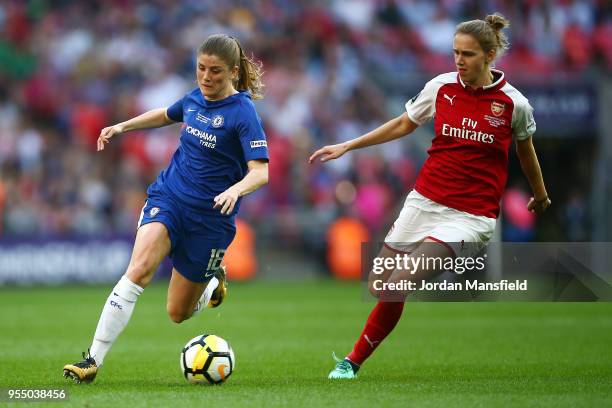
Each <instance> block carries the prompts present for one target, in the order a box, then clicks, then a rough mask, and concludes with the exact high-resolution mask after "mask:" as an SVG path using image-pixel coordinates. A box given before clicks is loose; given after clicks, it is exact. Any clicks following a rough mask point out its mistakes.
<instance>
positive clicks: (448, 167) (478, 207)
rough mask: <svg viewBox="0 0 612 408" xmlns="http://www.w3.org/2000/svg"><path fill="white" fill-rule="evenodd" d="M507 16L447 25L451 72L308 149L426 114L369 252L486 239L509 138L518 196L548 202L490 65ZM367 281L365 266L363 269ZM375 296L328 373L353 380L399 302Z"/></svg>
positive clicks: (467, 249) (514, 102) (327, 155)
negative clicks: (413, 159)
mask: <svg viewBox="0 0 612 408" xmlns="http://www.w3.org/2000/svg"><path fill="white" fill-rule="evenodd" d="M507 26H508V20H506V19H505V18H504V17H503V16H501V15H499V14H497V13H496V14H493V15H489V16H487V17H486V18H485V20H472V21H467V22H464V23H461V24H459V25H458V26H457V30H456V32H455V37H454V41H453V52H454V56H455V65H456V67H457V72H451V73H447V74H442V75H439V76H437V77H436V78H434V79H432V80H431V81H429V82H428V83H427V84H426V85H425V87H424V88H423V90H422V91H421V92H420V93H419V94H417V95H416V96H415V97H414V98H412V99H411V100H410V101H408V102H407V103H406V112H405V113H403V114H402V115H400V116H399V117H397V118H395V119H392V120H391V121H389V122H387V123H385V124H384V125H382V126H380V127H379V128H377V129H375V130H373V131H371V132H369V133H367V134H365V135H363V136H361V137H358V138H356V139H353V140H349V141H347V142H344V143H341V144H337V145H330V146H325V147H323V148H321V149H319V150H317V151H316V152H315V153H314V154H313V155H312V156H311V157H310V162H311V163H312V162H313V161H314V160H315V159H317V158H320V160H321V161H323V162H325V161H328V160H332V159H336V158H338V157H340V156H342V155H343V154H344V153H346V152H347V151H349V150H354V149H359V148H363V147H366V146H372V145H376V144H380V143H385V142H389V141H391V140H394V139H397V138H400V137H402V136H405V135H407V134H409V133H411V132H412V131H414V130H415V129H416V128H417V127H418V126H420V125H422V124H423V123H425V122H427V121H429V120H431V119H433V120H434V130H435V137H434V139H433V141H432V145H431V148H430V149H429V150H428V154H429V157H428V158H427V160H426V162H425V164H424V165H423V168H422V169H421V171H420V173H419V176H418V178H417V181H416V184H415V187H414V190H413V191H411V192H410V193H409V194H408V197H407V198H406V202H405V204H404V207H403V209H402V210H401V212H400V215H399V217H398V218H397V220H396V221H395V223H394V224H393V227H392V228H391V230H390V231H389V233H388V234H387V236H386V238H385V245H384V246H383V248H382V249H381V252H380V253H379V258H393V257H394V256H395V254H397V253H405V254H410V253H413V252H414V253H415V254H418V255H415V256H424V257H432V258H435V257H442V258H446V257H453V256H469V255H471V254H475V253H476V252H478V251H479V250H481V249H482V248H483V247H484V246H485V245H486V244H487V243H488V241H489V239H490V238H491V235H492V234H493V231H494V229H495V222H496V219H497V216H498V214H499V202H500V199H501V196H502V192H503V189H504V186H505V184H506V179H507V175H508V150H509V147H510V144H511V142H512V141H514V142H515V144H516V152H517V155H518V158H519V160H520V164H521V168H522V170H523V173H524V174H525V176H526V177H527V180H528V181H529V184H530V185H531V188H532V190H533V197H532V198H531V199H530V201H529V203H528V204H527V208H528V209H529V210H530V211H533V212H536V213H541V212H543V211H544V210H546V209H547V208H548V207H549V206H550V204H551V202H550V200H549V199H548V194H547V193H546V187H545V186H544V180H543V179H542V173H541V170H540V165H539V163H538V159H537V156H536V152H535V149H534V147H533V144H532V135H533V134H534V132H535V128H536V125H535V121H534V119H533V109H532V108H531V106H530V105H529V102H528V101H527V99H526V98H525V97H524V96H523V95H522V94H521V93H520V92H519V91H517V90H516V89H515V88H514V87H513V86H512V85H510V84H509V83H508V82H507V81H506V79H505V76H504V73H503V72H501V71H498V70H495V69H492V68H491V64H492V63H493V61H494V60H495V58H496V57H499V56H500V55H501V54H502V53H503V52H504V51H506V50H507V49H508V41H507V39H506V36H505V35H504V34H503V32H502V31H501V30H502V29H503V28H505V27H507ZM440 272H442V271H440V270H435V269H433V268H432V269H427V267H424V266H421V267H419V268H418V269H417V270H416V271H414V270H413V271H407V270H402V269H390V270H385V272H384V273H383V274H382V276H377V277H376V279H381V278H382V280H383V281H386V282H388V283H400V282H405V281H414V282H417V281H421V280H424V279H428V278H431V277H432V276H435V275H436V274H438V273H440ZM370 275H371V276H370V283H372V282H373V276H374V274H372V273H371V274H370ZM370 291H371V292H372V293H373V294H374V295H376V296H377V297H379V302H378V303H377V304H376V306H375V307H374V310H372V312H371V313H370V316H369V317H368V320H367V322H366V325H365V328H364V330H363V332H362V333H361V335H360V337H359V339H358V340H357V342H356V343H355V346H354V347H353V350H352V351H351V352H350V353H349V354H348V355H347V356H346V358H345V359H344V360H337V364H336V367H335V368H334V370H332V372H331V373H330V374H329V378H354V377H355V375H356V373H357V371H358V370H359V367H360V366H361V365H362V364H363V362H364V361H365V360H366V359H367V358H368V357H369V356H370V355H371V354H372V352H374V350H375V349H376V347H378V346H379V345H380V343H381V342H382V341H383V340H384V339H385V337H386V336H387V335H388V334H389V333H390V332H391V331H392V330H393V328H394V327H395V325H396V324H397V322H398V320H399V318H400V316H401V314H402V311H403V308H404V302H403V299H404V298H405V296H406V294H407V291H402V292H400V293H399V294H400V300H402V301H399V302H398V301H396V302H391V301H384V300H385V299H384V298H380V296H382V295H385V294H387V293H386V292H382V291H381V292H378V291H376V290H375V289H374V287H373V286H372V285H370Z"/></svg>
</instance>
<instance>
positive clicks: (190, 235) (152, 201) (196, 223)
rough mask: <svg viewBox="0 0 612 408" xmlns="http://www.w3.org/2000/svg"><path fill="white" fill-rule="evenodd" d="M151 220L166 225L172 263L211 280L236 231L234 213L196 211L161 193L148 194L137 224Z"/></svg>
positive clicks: (195, 279) (184, 272)
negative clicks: (217, 213)
mask: <svg viewBox="0 0 612 408" xmlns="http://www.w3.org/2000/svg"><path fill="white" fill-rule="evenodd" d="M150 222H161V223H162V224H164V225H165V226H166V229H167V230H168V234H169V235H170V242H171V248H170V255H169V256H170V259H171V260H172V264H173V266H174V268H175V269H176V270H177V271H178V272H179V273H180V274H181V275H183V276H184V277H185V278H187V279H189V280H190V281H193V282H208V281H209V280H210V279H211V278H212V276H213V274H214V271H215V270H216V269H217V268H219V266H220V265H221V261H222V260H223V255H224V254H225V250H226V249H227V247H228V246H229V245H230V244H231V243H232V241H233V240H234V236H235V235H236V223H235V217H234V216H231V217H227V216H223V215H221V214H220V213H219V215H212V214H206V215H204V214H202V213H198V212H194V211H192V210H189V209H186V208H185V207H184V206H181V205H180V204H178V203H177V202H176V201H175V200H174V199H172V198H170V197H167V196H165V195H162V194H153V195H149V196H148V197H147V201H146V202H145V205H144V207H143V209H142V213H141V214H140V220H139V221H138V227H139V228H140V226H141V225H145V224H148V223H150Z"/></svg>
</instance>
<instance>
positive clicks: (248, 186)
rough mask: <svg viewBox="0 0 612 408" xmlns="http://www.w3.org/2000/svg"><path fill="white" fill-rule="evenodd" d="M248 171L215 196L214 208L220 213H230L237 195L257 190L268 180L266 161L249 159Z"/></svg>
mask: <svg viewBox="0 0 612 408" xmlns="http://www.w3.org/2000/svg"><path fill="white" fill-rule="evenodd" d="M247 166H248V167H249V172H248V173H247V174H246V176H244V178H243V179H242V180H240V181H239V182H237V183H236V184H234V185H233V186H231V187H230V188H228V189H227V190H225V191H224V192H222V193H221V194H219V195H218V196H216V197H215V205H214V208H219V209H220V210H221V214H230V213H231V212H232V210H233V209H234V206H235V205H236V202H237V201H238V198H239V197H242V196H243V195H247V194H249V193H252V192H253V191H255V190H257V189H258V188H259V187H261V186H263V185H264V184H266V183H267V182H268V162H267V161H264V160H249V161H248V162H247Z"/></svg>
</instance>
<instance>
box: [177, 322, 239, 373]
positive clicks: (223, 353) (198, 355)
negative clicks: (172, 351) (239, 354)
mask: <svg viewBox="0 0 612 408" xmlns="http://www.w3.org/2000/svg"><path fill="white" fill-rule="evenodd" d="M235 366H236V360H235V358H234V350H232V347H231V346H230V345H229V343H228V342H227V341H225V340H223V339H222V338H221V337H219V336H215V335H214V334H202V335H199V336H196V337H194V338H193V339H191V340H189V341H188V342H187V344H185V347H183V351H182V352H181V370H182V371H183V375H184V376H185V378H186V379H187V381H189V382H190V383H194V384H221V383H222V382H224V381H225V380H227V378H228V377H229V376H230V375H231V374H232V372H233V371H234V367H235Z"/></svg>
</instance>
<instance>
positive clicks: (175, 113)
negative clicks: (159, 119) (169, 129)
mask: <svg viewBox="0 0 612 408" xmlns="http://www.w3.org/2000/svg"><path fill="white" fill-rule="evenodd" d="M184 101H185V97H182V98H181V99H179V100H178V101H176V102H174V103H173V104H172V105H170V106H169V107H168V109H167V110H166V115H168V117H169V118H170V119H172V120H173V121H175V122H182V121H183V102H184Z"/></svg>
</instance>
